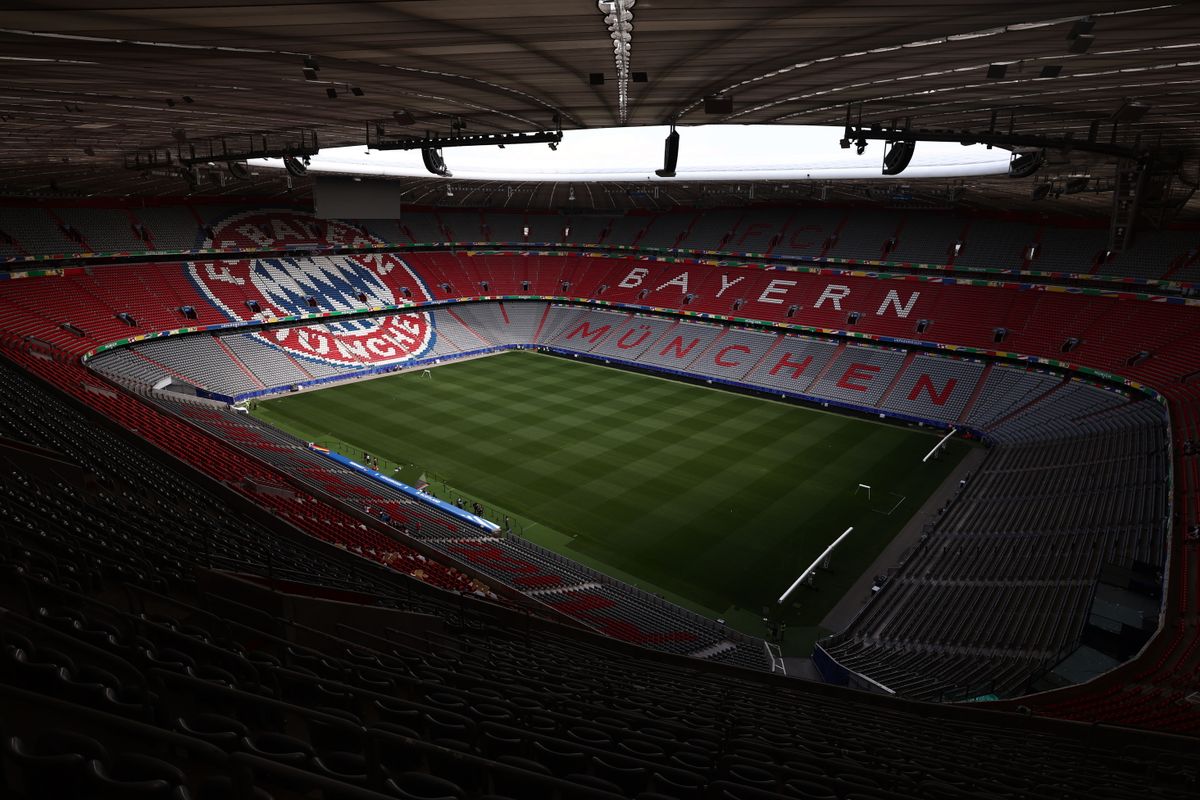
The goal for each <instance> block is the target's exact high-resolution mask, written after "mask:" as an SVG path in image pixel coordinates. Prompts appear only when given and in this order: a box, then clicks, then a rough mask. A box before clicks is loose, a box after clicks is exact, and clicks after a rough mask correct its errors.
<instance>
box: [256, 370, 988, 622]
mask: <svg viewBox="0 0 1200 800" xmlns="http://www.w3.org/2000/svg"><path fill="white" fill-rule="evenodd" d="M256 413H258V414H260V415H261V416H264V417H265V418H267V419H268V420H271V421H277V422H279V423H280V424H281V425H283V426H285V427H287V428H288V429H289V430H292V431H293V432H302V433H303V434H304V435H306V436H308V437H309V438H312V439H317V438H320V437H321V436H332V437H336V438H337V439H340V440H342V441H345V442H348V443H349V444H351V445H352V446H354V447H356V448H363V449H367V450H369V451H370V452H372V453H375V454H378V455H380V456H383V457H385V458H388V459H391V460H394V461H397V462H403V463H413V464H417V465H419V467H420V468H423V469H425V470H428V471H429V472H430V475H431V477H432V476H434V475H436V476H441V478H442V479H444V480H446V481H448V482H449V483H450V485H452V486H456V487H459V488H460V489H462V490H464V491H467V492H470V493H471V494H474V495H476V496H478V497H480V498H481V499H483V500H484V501H485V503H490V504H491V505H494V506H498V507H500V508H503V509H508V510H510V511H511V512H515V513H516V514H520V515H522V516H524V517H525V518H527V519H531V520H534V521H537V522H539V523H541V525H542V526H544V528H543V529H542V533H541V537H542V540H544V541H546V542H547V543H553V545H554V546H555V548H556V549H559V550H561V551H563V552H565V553H566V554H568V555H575V556H577V557H581V558H582V559H583V560H585V561H588V562H589V563H592V564H594V565H597V566H599V567H601V568H604V567H605V566H607V567H608V568H612V569H614V570H616V571H620V572H623V573H626V574H628V575H629V576H631V577H632V578H633V579H634V580H636V581H637V582H638V583H639V585H642V586H644V587H646V588H650V589H652V590H656V591H664V592H666V593H669V594H670V595H672V596H677V597H680V598H681V599H683V600H685V601H687V602H688V604H689V605H691V606H692V607H695V608H698V609H701V610H705V611H707V612H708V613H710V614H712V615H713V616H724V617H726V618H727V619H729V620H730V621H731V622H732V623H735V624H737V625H739V626H741V627H743V628H744V629H746V630H747V631H748V632H751V633H756V634H761V633H762V629H761V624H760V623H759V622H758V621H757V620H758V617H759V616H760V614H761V609H762V607H763V606H764V605H772V604H773V603H774V600H775V598H776V597H777V596H778V595H779V594H780V593H781V592H782V590H783V589H784V588H786V587H787V586H788V585H789V584H790V583H791V582H792V581H793V580H794V579H795V577H796V575H797V574H798V573H799V571H800V570H801V569H803V568H804V567H805V566H807V564H808V563H809V562H810V561H812V559H813V558H815V557H816V555H817V554H819V553H820V551H821V550H822V549H824V547H825V546H826V545H827V544H828V543H829V541H831V540H832V539H833V538H834V537H835V536H836V535H837V534H839V533H840V532H841V531H842V530H844V529H845V528H846V527H848V526H850V525H854V526H855V528H856V531H855V534H854V536H852V537H851V538H850V539H848V540H847V543H846V545H845V546H844V547H843V549H842V550H841V551H840V552H839V554H838V557H837V559H835V562H834V569H833V570H832V571H830V572H822V573H821V576H820V579H819V582H818V586H817V588H816V590H808V589H807V588H806V589H805V590H804V592H803V596H802V603H801V604H800V605H799V606H797V607H795V608H793V609H790V610H789V612H788V615H787V619H788V621H789V623H790V624H792V625H813V624H815V622H816V621H819V620H820V619H821V618H822V617H823V616H824V614H825V613H826V612H827V611H828V609H829V608H831V607H832V606H833V604H834V603H836V601H837V600H838V599H839V598H840V597H841V595H842V594H843V593H844V592H845V590H846V588H848V587H849V585H850V584H851V583H852V582H853V581H854V580H855V579H856V578H857V577H858V575H859V574H861V572H862V571H863V570H864V569H865V568H866V567H867V566H868V565H869V564H870V563H871V561H872V560H873V559H874V557H875V556H876V555H877V554H878V552H879V551H880V550H881V549H882V548H883V547H884V546H885V545H886V544H887V542H888V541H889V540H890V538H891V537H892V536H893V535H894V534H895V533H896V531H898V530H899V529H900V528H901V527H902V526H903V525H904V523H905V522H906V521H907V518H908V516H909V515H911V514H912V513H913V512H915V510H916V509H917V508H918V507H919V506H920V504H921V503H922V502H923V501H924V499H925V497H926V496H927V495H928V494H929V492H931V491H932V490H933V489H934V488H936V486H937V485H938V484H940V483H941V481H942V480H943V479H944V478H945V477H946V476H947V475H948V474H949V473H950V471H951V469H952V468H953V466H954V465H955V464H956V463H957V461H958V460H959V458H961V456H962V455H963V454H964V453H965V452H966V447H967V446H966V445H965V444H963V443H960V442H953V443H952V446H951V447H950V448H949V449H948V451H947V455H948V457H947V458H945V459H943V460H942V461H940V462H936V463H934V462H931V463H930V464H927V465H922V464H920V463H919V462H920V458H921V456H923V455H924V454H925V452H926V451H928V449H929V448H930V446H932V443H933V442H934V441H935V438H934V436H933V435H932V434H930V433H928V432H920V431H915V430H912V429H905V428H899V427H894V426H889V425H883V424H879V423H875V422H872V421H869V420H862V419H857V418H850V417H845V416H841V415H837V414H832V413H828V412H824V411H820V410H817V409H813V408H807V407H801V406H797V405H792V404H787V403H780V402H775V401H769V400H763V399H758V398H752V397H746V396H742V395H737V394H733V393H729V392H725V391H720V390H715V389H710V388H707V387H702V386H694V385H687V384H682V383H678V382H674V381H669V380H664V379H661V378H657V377H652V376H646V375H641V374H637V373H631V372H627V371H623V370H618V369H612V368H606V367H602V366H597V365H594V364H590V363H584V362H578V361H575V360H571V359H561V358H556V357H552V356H546V355H540V354H534V353H507V354H503V355H499V356H492V357H489V358H485V359H475V360H471V361H466V362H459V363H454V364H448V365H444V366H442V367H439V368H437V369H435V370H434V371H433V378H432V380H431V379H428V378H422V377H420V376H419V375H418V374H416V373H407V374H404V375H400V376H393V377H389V378H384V379H379V380H373V381H364V382H361V383H353V384H346V385H344V386H341V387H336V388H332V389H327V390H324V391H321V392H313V393H305V394H302V395H295V396H289V397H285V398H280V399H278V400H273V401H269V402H267V403H264V404H262V405H261V406H260V407H259V409H258V410H257V411H256ZM359 455H361V453H360V454H359ZM406 475H407V473H406ZM407 479H412V476H408V478H407ZM859 482H862V483H870V484H872V486H874V487H875V489H874V500H873V501H872V502H870V503H869V502H868V501H867V500H866V498H865V495H862V494H860V495H855V494H854V487H855V486H856V485H857V484H858V483H859ZM434 488H435V489H437V488H438V486H437V485H436V483H435V486H434ZM889 492H896V493H897V494H900V495H906V496H907V497H908V500H907V501H906V503H905V505H904V506H903V507H902V509H903V510H902V512H900V513H897V514H896V515H895V516H892V517H887V516H884V515H882V514H879V513H876V511H875V510H873V509H874V508H877V507H879V508H883V507H888V506H891V505H892V504H894V502H895V498H893V497H891V496H890V495H889V494H888V493H889ZM555 532H559V533H555ZM560 533H561V535H560ZM535 538H537V537H536V536H535Z"/></svg>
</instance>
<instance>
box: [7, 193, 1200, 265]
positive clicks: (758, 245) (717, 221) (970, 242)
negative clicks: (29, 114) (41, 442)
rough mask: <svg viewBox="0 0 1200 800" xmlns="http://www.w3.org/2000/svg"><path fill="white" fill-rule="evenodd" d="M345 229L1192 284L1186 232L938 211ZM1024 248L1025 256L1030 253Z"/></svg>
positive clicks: (145, 229)
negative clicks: (1124, 237)
mask: <svg viewBox="0 0 1200 800" xmlns="http://www.w3.org/2000/svg"><path fill="white" fill-rule="evenodd" d="M246 211H247V210H246V209H238V208H236V207H232V206H222V205H196V206H153V207H147V208H132V209H112V208H107V209H106V208H95V207H69V206H60V207H56V208H53V209H41V208H33V209H28V208H17V207H3V206H0V232H3V236H0V256H9V257H16V258H20V257H24V256H28V255H35V256H36V255H42V254H70V253H75V252H92V251H94V252H114V251H116V252H124V251H155V250H161V251H171V250H188V249H192V248H196V247H200V246H204V247H217V248H226V249H230V248H244V247H245V246H246V245H247V243H248V241H250V240H246V239H245V238H244V237H243V236H236V235H235V236H221V235H220V234H218V239H217V241H215V242H214V241H212V240H211V239H210V238H209V233H211V232H214V231H219V230H220V229H221V227H222V225H223V224H225V223H226V222H227V221H228V220H231V219H235V218H237V216H238V215H239V214H245V213H246ZM282 213H286V214H288V215H290V216H292V217H293V218H295V219H306V220H307V222H306V223H305V227H306V228H311V229H312V230H320V229H321V225H322V221H320V220H313V219H312V218H311V217H305V216H304V215H302V214H297V213H296V212H282ZM345 222H346V224H348V225H349V226H350V227H351V228H354V229H356V230H360V231H362V232H363V233H365V234H369V237H370V238H368V239H367V241H377V242H382V243H391V244H402V245H411V244H431V245H437V244H441V243H444V242H448V241H457V242H495V243H501V244H504V243H507V244H521V243H526V242H529V243H545V244H557V243H576V244H585V245H586V244H592V245H595V244H604V245H624V246H631V245H635V244H636V245H638V246H639V247H642V248H675V247H677V248H680V249H691V250H710V251H713V250H715V251H727V252H731V253H752V254H768V255H771V256H776V257H797V256H799V257H806V258H829V259H834V260H838V259H850V260H855V261H861V260H883V261H891V262H903V263H907V264H925V265H932V266H943V265H947V264H952V265H953V266H954V267H957V268H963V269H1002V270H1028V271H1033V272H1046V273H1073V274H1081V275H1087V274H1094V275H1113V276H1117V277H1127V278H1137V279H1144V280H1172V281H1183V282H1197V281H1200V231H1197V230H1191V229H1179V230H1164V231H1154V230H1144V231H1142V232H1141V233H1140V234H1139V235H1138V237H1137V238H1136V239H1135V240H1134V242H1133V243H1132V244H1131V245H1130V246H1129V247H1128V249H1127V250H1126V251H1125V252H1123V253H1119V254H1111V255H1108V256H1106V254H1105V248H1106V246H1107V232H1106V231H1105V230H1104V229H1103V228H1100V227H1077V225H1078V223H1077V222H1074V221H1068V222H1066V223H1064V224H1063V225H1062V226H1059V225H1056V224H1052V223H1051V224H1043V223H1040V222H1039V223H1036V224H1035V223H1029V222H1020V221H1010V220H1000V219H991V218H986V217H964V216H958V215H955V214H952V213H948V212H944V211H890V210H889V211H883V210H876V209H848V208H847V209H843V208H829V207H824V208H822V207H818V208H794V209H777V208H752V209H716V210H710V211H704V212H698V213H697V212H687V211H673V212H664V213H662V214H657V215H653V214H644V213H637V214H630V215H627V216H621V215H609V216H592V215H589V216H585V215H576V216H574V217H571V216H562V215H558V214H527V215H522V214H514V213H508V212H496V211H489V212H483V213H481V212H478V211H436V212H435V211H411V212H405V214H404V216H403V218H402V219H398V220H365V221H353V220H350V221H345ZM139 226H140V228H139ZM526 229H528V231H529V233H528V235H526V233H525V231H526ZM568 231H569V232H568ZM142 234H145V235H146V237H147V238H145V239H143V238H142ZM5 237H10V238H11V242H9V241H7V240H6V239H5ZM257 238H258V240H259V242H260V245H261V246H268V247H269V246H273V245H278V244H286V243H287V242H286V241H284V240H280V239H276V238H275V232H263V234H262V235H261V236H257ZM956 245H957V250H956ZM1030 248H1034V249H1033V251H1032V253H1031V252H1030Z"/></svg>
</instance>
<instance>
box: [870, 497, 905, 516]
mask: <svg viewBox="0 0 1200 800" xmlns="http://www.w3.org/2000/svg"><path fill="white" fill-rule="evenodd" d="M888 494H890V495H891V496H892V497H898V498H900V499H899V500H897V501H896V504H895V505H894V506H892V507H891V508H889V509H886V510H884V509H880V508H872V509H871V510H872V511H874V512H875V513H876V514H882V515H883V516H885V517H890V516H891V515H892V513H893V512H895V510H896V509H898V508H899V507H900V506H901V505H902V504H903V503H904V501H905V500H907V499H908V498H907V497H906V496H904V495H902V494H897V493H896V492H888Z"/></svg>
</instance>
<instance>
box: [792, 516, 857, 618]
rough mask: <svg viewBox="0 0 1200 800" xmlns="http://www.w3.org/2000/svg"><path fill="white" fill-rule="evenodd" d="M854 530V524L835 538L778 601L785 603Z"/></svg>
mask: <svg viewBox="0 0 1200 800" xmlns="http://www.w3.org/2000/svg"><path fill="white" fill-rule="evenodd" d="M853 530H854V526H853V525H852V526H850V527H849V528H846V530H845V531H844V532H843V533H842V535H841V536H839V537H838V538H836V539H834V540H833V543H832V544H831V545H829V547H826V548H825V552H823V553H821V555H819V556H817V558H816V560H815V561H813V562H812V563H811V564H809V565H808V569H806V570H804V572H801V573H800V577H799V578H796V582H795V583H793V584H792V585H791V586H789V587H788V590H787V591H786V592H784V593H783V594H781V595H779V601H778V602H779V605H783V601H784V600H786V599H787V598H788V595H790V594H791V593H792V592H794V591H796V587H797V586H799V585H800V584H802V583H804V581H805V580H806V579H807V578H808V577H809V576H810V575H812V574H813V573H814V572H816V570H817V567H819V566H820V565H821V564H822V563H824V562H825V560H826V559H827V558H829V555H830V554H831V553H832V552H833V551H834V548H836V547H837V546H838V545H839V544H841V543H842V540H843V539H845V538H846V537H847V536H849V535H850V534H851V532H852V531H853Z"/></svg>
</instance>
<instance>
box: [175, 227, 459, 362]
mask: <svg viewBox="0 0 1200 800" xmlns="http://www.w3.org/2000/svg"><path fill="white" fill-rule="evenodd" d="M378 244H383V241H382V240H380V239H378V238H376V237H375V236H373V235H371V234H368V233H365V232H364V231H362V230H361V229H359V228H356V227H352V226H351V225H347V224H345V223H342V222H335V221H331V220H316V219H313V218H312V217H308V216H304V215H300V214H296V213H293V212H286V211H281V212H267V213H263V212H252V213H246V214H238V215H235V216H232V217H229V218H227V219H226V220H224V221H222V222H221V223H220V224H218V225H215V226H213V237H212V244H211V245H210V246H212V247H219V248H221V249H225V250H239V249H240V250H261V249H266V248H270V249H276V250H279V249H284V248H296V249H301V250H302V249H304V248H305V247H306V246H308V247H311V248H313V249H314V250H315V249H323V248H325V247H327V246H329V245H338V246H344V247H367V246H371V245H378ZM187 270H188V274H189V276H190V277H191V279H192V280H193V281H194V282H195V284H196V285H197V286H198V287H199V288H200V290H201V291H202V292H203V293H204V295H205V296H206V297H208V299H209V300H210V301H212V303H213V304H214V305H215V306H216V307H217V308H219V309H220V310H221V311H222V312H223V313H224V314H225V316H227V317H228V318H229V319H231V320H252V319H263V318H270V317H282V316H288V315H291V314H306V313H312V312H314V311H350V310H354V309H362V308H364V307H368V306H385V305H394V304H396V303H398V302H424V301H427V300H430V299H431V297H430V295H429V292H428V290H427V289H426V288H425V284H424V283H423V282H422V280H421V279H420V278H419V277H418V276H417V274H416V273H415V272H413V270H412V268H411V267H409V266H408V265H407V264H406V263H404V261H403V260H402V259H401V258H399V257H398V256H396V255H395V254H392V253H365V254H361V255H315V256H309V255H299V254H297V255H295V256H291V255H286V254H284V255H279V256H269V257H261V258H246V259H233V260H226V259H217V260H211V261H194V262H191V263H189V264H188V265H187ZM406 291H407V295H405V292H406ZM397 298H399V300H398V299H397ZM251 302H254V303H257V305H258V308H259V310H258V312H255V311H254V309H253V308H252V307H251V305H250V303H251ZM312 302H315V303H316V305H315V306H314V305H312ZM256 335H257V336H258V337H259V338H260V339H262V340H263V341H265V342H267V343H269V344H272V345H274V346H276V347H279V348H282V349H283V350H286V351H288V352H289V353H291V354H292V355H294V356H300V357H302V358H307V359H316V360H319V361H324V362H326V363H329V364H335V365H343V366H349V367H359V366H383V365H387V364H395V363H399V362H403V361H407V360H410V359H413V358H417V357H419V356H420V355H422V354H423V353H425V352H427V351H428V350H429V349H430V348H431V347H432V345H433V338H434V335H435V334H434V329H433V320H432V319H431V318H430V316H429V315H428V314H426V313H423V312H409V313H404V314H393V315H390V316H380V317H373V318H369V319H356V320H350V321H346V322H336V321H331V322H328V323H323V324H316V325H306V326H302V327H291V328H277V329H275V330H270V331H263V332H261V333H258V334H256Z"/></svg>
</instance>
